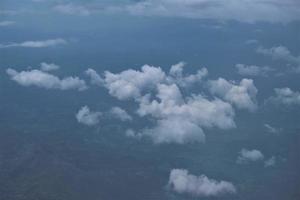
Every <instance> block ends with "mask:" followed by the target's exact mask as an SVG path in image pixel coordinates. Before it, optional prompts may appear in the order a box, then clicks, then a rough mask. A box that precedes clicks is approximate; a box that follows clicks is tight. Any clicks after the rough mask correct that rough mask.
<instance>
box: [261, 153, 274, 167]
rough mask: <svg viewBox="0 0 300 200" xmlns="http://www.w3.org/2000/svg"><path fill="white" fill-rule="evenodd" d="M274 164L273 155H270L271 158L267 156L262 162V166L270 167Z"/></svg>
mask: <svg viewBox="0 0 300 200" xmlns="http://www.w3.org/2000/svg"><path fill="white" fill-rule="evenodd" d="M275 164H276V158H275V156H272V157H271V158H269V159H268V160H266V161H265V162H264V166H265V167H272V166H274V165H275Z"/></svg>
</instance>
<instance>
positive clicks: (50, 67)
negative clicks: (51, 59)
mask: <svg viewBox="0 0 300 200" xmlns="http://www.w3.org/2000/svg"><path fill="white" fill-rule="evenodd" d="M59 68H60V67H59V66H58V65H56V64H54V63H45V62H42V63H41V70H42V71H44V72H48V71H54V70H58V69H59Z"/></svg>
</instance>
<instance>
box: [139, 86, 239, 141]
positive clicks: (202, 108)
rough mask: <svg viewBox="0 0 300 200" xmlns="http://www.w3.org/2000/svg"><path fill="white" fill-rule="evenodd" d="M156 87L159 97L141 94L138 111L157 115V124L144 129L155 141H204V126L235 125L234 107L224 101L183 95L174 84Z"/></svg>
mask: <svg viewBox="0 0 300 200" xmlns="http://www.w3.org/2000/svg"><path fill="white" fill-rule="evenodd" d="M157 90H158V91H157V95H156V99H151V98H150V95H146V96H144V97H143V98H141V100H140V101H139V109H138V111H137V113H138V114H139V115H140V116H149V115H150V116H151V117H153V118H155V119H158V121H157V124H156V126H154V127H153V128H150V129H149V128H148V129H145V130H144V131H143V132H142V133H141V134H142V135H146V136H149V137H151V138H152V139H153V141H154V142H155V143H164V142H166V143H170V142H175V143H179V144H183V143H186V142H194V141H197V142H199V141H200V142H204V140H205V135H204V133H203V130H202V128H212V127H218V128H221V129H229V128H233V127H235V123H234V121H233V118H234V110H233V109H232V107H231V105H230V104H228V103H226V102H224V101H221V100H219V99H214V100H212V101H209V100H208V99H206V98H204V97H203V96H201V95H194V96H191V97H187V98H184V97H182V94H181V92H180V90H179V88H178V87H177V86H176V85H175V84H172V85H165V84H159V85H157Z"/></svg>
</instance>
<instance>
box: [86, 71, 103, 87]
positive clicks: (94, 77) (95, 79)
mask: <svg viewBox="0 0 300 200" xmlns="http://www.w3.org/2000/svg"><path fill="white" fill-rule="evenodd" d="M85 74H86V75H87V76H89V77H90V79H91V84H94V85H98V86H102V85H103V84H104V80H103V79H102V77H101V76H100V75H99V74H98V73H97V72H96V71H95V70H94V69H91V68H89V69H87V70H86V71H85Z"/></svg>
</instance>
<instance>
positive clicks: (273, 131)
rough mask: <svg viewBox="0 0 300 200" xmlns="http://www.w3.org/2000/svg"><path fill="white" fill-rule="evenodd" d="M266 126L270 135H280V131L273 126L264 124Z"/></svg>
mask: <svg viewBox="0 0 300 200" xmlns="http://www.w3.org/2000/svg"><path fill="white" fill-rule="evenodd" d="M264 126H265V127H266V129H267V131H268V132H270V133H279V132H280V129H278V128H275V127H273V126H271V125H270V124H264Z"/></svg>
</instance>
